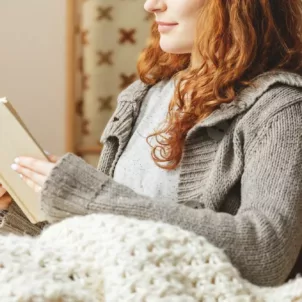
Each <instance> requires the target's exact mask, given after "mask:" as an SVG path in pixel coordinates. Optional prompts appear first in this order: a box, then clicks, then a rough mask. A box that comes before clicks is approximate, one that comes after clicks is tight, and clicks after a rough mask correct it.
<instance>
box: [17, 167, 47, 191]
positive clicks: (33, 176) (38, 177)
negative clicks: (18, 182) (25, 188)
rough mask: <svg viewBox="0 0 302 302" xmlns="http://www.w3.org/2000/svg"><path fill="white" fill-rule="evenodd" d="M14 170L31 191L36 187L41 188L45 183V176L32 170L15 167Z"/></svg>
mask: <svg viewBox="0 0 302 302" xmlns="http://www.w3.org/2000/svg"><path fill="white" fill-rule="evenodd" d="M14 170H15V171H16V172H17V173H18V174H19V176H20V177H21V178H22V179H23V180H24V181H25V182H26V183H27V184H28V185H29V186H30V187H31V188H33V189H35V187H36V186H39V187H42V185H43V183H44V182H45V175H42V174H39V173H36V172H35V171H33V170H30V169H28V168H24V167H23V166H15V168H14Z"/></svg>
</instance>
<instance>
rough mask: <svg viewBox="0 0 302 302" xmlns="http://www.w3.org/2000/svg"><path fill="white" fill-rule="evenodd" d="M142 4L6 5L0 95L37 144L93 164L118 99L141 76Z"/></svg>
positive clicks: (49, 1)
mask: <svg viewBox="0 0 302 302" xmlns="http://www.w3.org/2000/svg"><path fill="white" fill-rule="evenodd" d="M143 4H144V2H143V1H141V0H26V1H21V0H1V1H0V41H1V55H0V97H4V96H6V97H7V98H8V99H9V100H10V101H11V102H12V104H13V106H14V107H15V108H16V110H17V111H18V113H19V115H20V116H21V118H22V119H23V121H24V122H25V124H26V125H27V127H28V128H29V130H30V132H31V133H32V134H33V135H34V137H35V138H36V139H37V141H38V142H39V143H40V145H41V146H42V147H43V148H44V149H46V150H48V151H49V152H50V153H53V154H57V155H59V156H60V155H63V154H64V153H66V152H73V153H75V154H77V155H79V156H81V157H82V158H84V159H85V160H86V161H87V162H88V163H90V164H92V165H93V166H96V165H97V161H98V158H99V155H100V152H101V148H102V146H101V144H100V136H101V134H102V132H103V130H104V127H105V125H106V123H107V122H108V120H109V118H110V116H111V115H112V113H113V111H114V109H115V106H116V98H117V96H118V94H119V93H120V92H121V91H122V90H123V89H125V88H126V87H127V86H128V85H130V84H131V83H132V82H133V81H135V80H136V79H137V73H136V62H137V58H138V55H139V53H140V52H141V50H142V49H143V48H144V47H145V45H146V41H147V38H148V35H149V28H150V24H151V15H150V14H147V13H146V12H145V11H144V9H143Z"/></svg>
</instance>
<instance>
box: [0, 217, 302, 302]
mask: <svg viewBox="0 0 302 302" xmlns="http://www.w3.org/2000/svg"><path fill="white" fill-rule="evenodd" d="M0 301H1V302H10V301H20V302H36V301H37V302H38V301H39V302H40V301H41V302H42V301H43V302H45V301H47V302H50V301H51V302H65V301H66V302H67V301H70V302H71V301H72V302H76V301H81V302H85V301H87V302H94V301H95V302H96V301H98V302H100V301H102V302H105V301H106V302H119V301H123V302H127V301H131V302H136V301H137V302H138V301H139V302H159V301H160V302H172V301H173V302H193V301H208V302H212V301H220V302H222V301H228V302H229V301H232V302H236V301H238V302H239V301H253V302H258V301H274V302H278V301H302V278H296V279H295V280H293V281H290V282H288V283H287V284H284V285H282V286H280V287H276V288H260V287H258V286H255V285H252V284H251V283H249V282H248V281H246V280H244V279H243V278H242V277H241V276H240V273H239V272H238V271H237V270H236V269H235V268H234V267H233V266H232V264H231V263H230V261H229V260H228V257H227V256H226V255H225V254H224V253H223V251H221V250H220V249H218V248H216V247H215V246H213V245H212V244H210V243H209V242H208V241H207V240H206V239H205V238H203V237H199V236H196V235H195V234H193V233H190V232H187V231H184V230H181V229H180V228H178V227H175V226H172V225H168V224H164V223H159V222H152V221H140V220H136V219H131V218H126V217H122V216H117V215H111V214H110V215H109V214H93V215H88V216H85V217H73V218H69V219H66V220H64V221H62V222H60V223H58V224H55V225H52V226H50V227H48V228H47V229H45V230H44V231H43V232H42V234H41V235H40V236H39V237H36V238H32V237H18V236H16V235H9V236H1V237H0Z"/></svg>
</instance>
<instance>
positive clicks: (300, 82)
mask: <svg viewBox="0 0 302 302" xmlns="http://www.w3.org/2000/svg"><path fill="white" fill-rule="evenodd" d="M252 82H253V86H249V87H247V88H244V89H243V90H242V91H241V92H239V93H238V95H237V96H236V97H235V98H234V100H233V101H232V102H230V103H224V104H221V105H220V107H219V108H217V109H216V110H214V111H213V112H212V114H210V115H209V116H208V117H207V118H206V119H204V120H203V121H201V122H200V123H198V124H196V125H195V126H194V127H193V128H192V129H190V131H189V133H191V132H193V131H195V130H196V128H199V127H211V126H214V125H216V124H218V123H220V122H223V121H226V120H230V119H232V118H233V117H235V116H237V115H239V114H241V113H242V112H244V111H246V110H248V109H249V108H250V107H251V106H252V105H253V104H254V103H255V102H256V101H257V100H258V99H259V98H260V97H261V95H263V93H265V92H266V91H267V90H268V89H269V88H270V87H271V86H272V85H275V84H285V85H288V86H293V87H300V88H302V76H300V75H299V74H296V73H292V72H287V71H281V70H280V71H279V70H278V71H268V72H265V73H262V74H260V75H258V76H257V77H255V78H254V79H253V80H252ZM132 85H133V87H132V88H133V89H131V91H132V94H131V95H129V94H127V101H128V102H129V101H130V102H132V103H133V108H134V117H135V118H136V117H137V116H138V114H139V108H140V105H141V103H142V101H143V99H144V97H145V96H146V94H147V92H148V90H149V89H150V87H151V86H150V85H147V84H144V83H143V82H141V81H136V82H135V83H134V84H132ZM123 99H125V95H124V96H122V97H121V100H123ZM189 133H188V134H189Z"/></svg>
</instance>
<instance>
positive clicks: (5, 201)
mask: <svg viewBox="0 0 302 302" xmlns="http://www.w3.org/2000/svg"><path fill="white" fill-rule="evenodd" d="M11 202H12V198H11V196H10V195H9V194H8V193H6V194H5V195H3V196H2V197H1V198H0V211H3V210H7V208H8V207H9V205H10V204H11Z"/></svg>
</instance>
